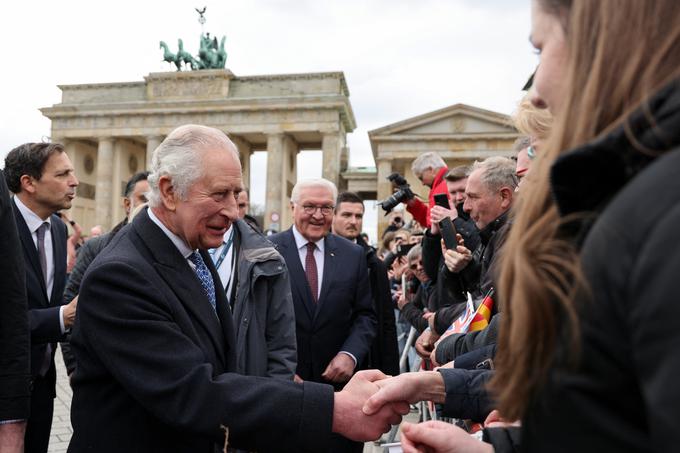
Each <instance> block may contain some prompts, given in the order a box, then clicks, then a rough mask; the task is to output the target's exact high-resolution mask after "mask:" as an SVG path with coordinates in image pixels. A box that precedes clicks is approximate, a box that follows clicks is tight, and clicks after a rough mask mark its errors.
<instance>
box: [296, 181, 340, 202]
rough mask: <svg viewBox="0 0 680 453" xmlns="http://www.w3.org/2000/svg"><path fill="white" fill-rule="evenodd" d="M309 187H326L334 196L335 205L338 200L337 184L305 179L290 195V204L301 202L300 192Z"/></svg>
mask: <svg viewBox="0 0 680 453" xmlns="http://www.w3.org/2000/svg"><path fill="white" fill-rule="evenodd" d="M308 187H324V188H326V189H328V190H329V191H330V192H331V194H332V195H333V202H334V203H335V200H336V199H337V198H338V188H337V187H335V184H333V183H332V182H330V181H329V180H327V179H323V178H310V179H303V180H302V181H298V183H297V184H295V186H294V187H293V191H292V192H291V194H290V202H291V203H298V202H299V201H300V191H301V190H302V189H306V188H308Z"/></svg>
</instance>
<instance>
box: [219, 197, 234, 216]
mask: <svg viewBox="0 0 680 453" xmlns="http://www.w3.org/2000/svg"><path fill="white" fill-rule="evenodd" d="M224 198H225V200H224V203H223V206H222V211H223V212H224V214H225V215H226V216H227V217H229V218H230V219H235V218H236V217H238V202H237V201H236V197H224Z"/></svg>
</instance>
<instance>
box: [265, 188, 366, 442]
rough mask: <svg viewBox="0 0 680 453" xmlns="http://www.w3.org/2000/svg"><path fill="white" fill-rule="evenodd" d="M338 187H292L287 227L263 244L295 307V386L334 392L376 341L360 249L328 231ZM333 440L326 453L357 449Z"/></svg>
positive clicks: (363, 260) (362, 254) (363, 258)
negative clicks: (273, 253) (282, 268)
mask: <svg viewBox="0 0 680 453" xmlns="http://www.w3.org/2000/svg"><path fill="white" fill-rule="evenodd" d="M337 196H338V191H337V188H336V187H335V185H334V184H333V183H331V182H330V181H327V180H325V179H309V180H303V181H300V182H299V183H297V184H296V185H295V187H293V191H292V194H291V203H290V205H291V209H292V211H293V221H294V224H293V226H292V227H291V228H290V229H288V230H287V231H284V232H282V233H279V234H275V235H273V236H271V237H270V238H269V239H270V240H271V241H272V242H274V243H275V244H277V245H278V249H279V252H280V253H281V255H283V257H284V259H285V260H286V264H287V266H288V272H289V275H290V286H291V291H292V293H293V305H294V307H295V319H296V333H297V347H298V363H297V370H296V376H295V379H296V380H297V381H313V382H324V383H329V384H332V385H333V386H335V388H336V389H339V388H341V387H342V386H343V385H344V384H345V383H346V382H347V381H348V380H349V379H350V378H351V377H352V375H353V374H354V372H355V370H357V369H358V366H361V365H362V364H363V363H364V360H365V359H366V357H367V354H368V351H369V349H370V347H371V343H372V341H373V338H374V337H375V335H376V326H377V322H376V316H375V312H374V310H373V303H372V300H371V289H370V286H369V282H368V271H367V268H366V258H365V256H364V251H363V249H362V248H361V247H360V246H358V245H356V244H353V243H351V242H349V241H348V240H346V239H344V238H341V237H339V236H336V235H334V234H331V233H330V229H331V224H332V221H333V211H334V209H335V200H336V198H337ZM362 448H363V445H362V444H358V443H355V442H351V441H349V440H347V439H345V438H341V437H340V436H337V438H336V439H335V440H334V443H333V447H332V449H331V451H333V452H350V451H362Z"/></svg>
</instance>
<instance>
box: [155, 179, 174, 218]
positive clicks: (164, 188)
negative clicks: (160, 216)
mask: <svg viewBox="0 0 680 453" xmlns="http://www.w3.org/2000/svg"><path fill="white" fill-rule="evenodd" d="M158 189H159V191H160V193H161V202H162V203H163V206H165V209H167V210H168V211H173V212H174V211H175V210H176V209H177V195H176V193H175V186H173V185H172V179H170V177H169V176H161V177H160V178H159V179H158Z"/></svg>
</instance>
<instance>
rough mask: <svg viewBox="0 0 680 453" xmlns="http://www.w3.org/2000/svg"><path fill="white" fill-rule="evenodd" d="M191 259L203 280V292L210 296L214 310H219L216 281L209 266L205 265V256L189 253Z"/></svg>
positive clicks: (197, 273) (199, 277)
mask: <svg viewBox="0 0 680 453" xmlns="http://www.w3.org/2000/svg"><path fill="white" fill-rule="evenodd" d="M189 260H190V261H191V262H192V263H194V265H195V266H196V269H195V271H196V276H198V279H199V280H200V281H201V286H202V287H203V292H204V293H205V295H206V296H208V300H209V301H210V305H212V308H213V310H215V311H216V312H217V301H216V299H215V283H214V282H213V279H212V275H210V271H209V270H208V266H206V265H205V261H203V257H202V256H201V254H200V253H198V252H194V253H192V254H191V255H189Z"/></svg>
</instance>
